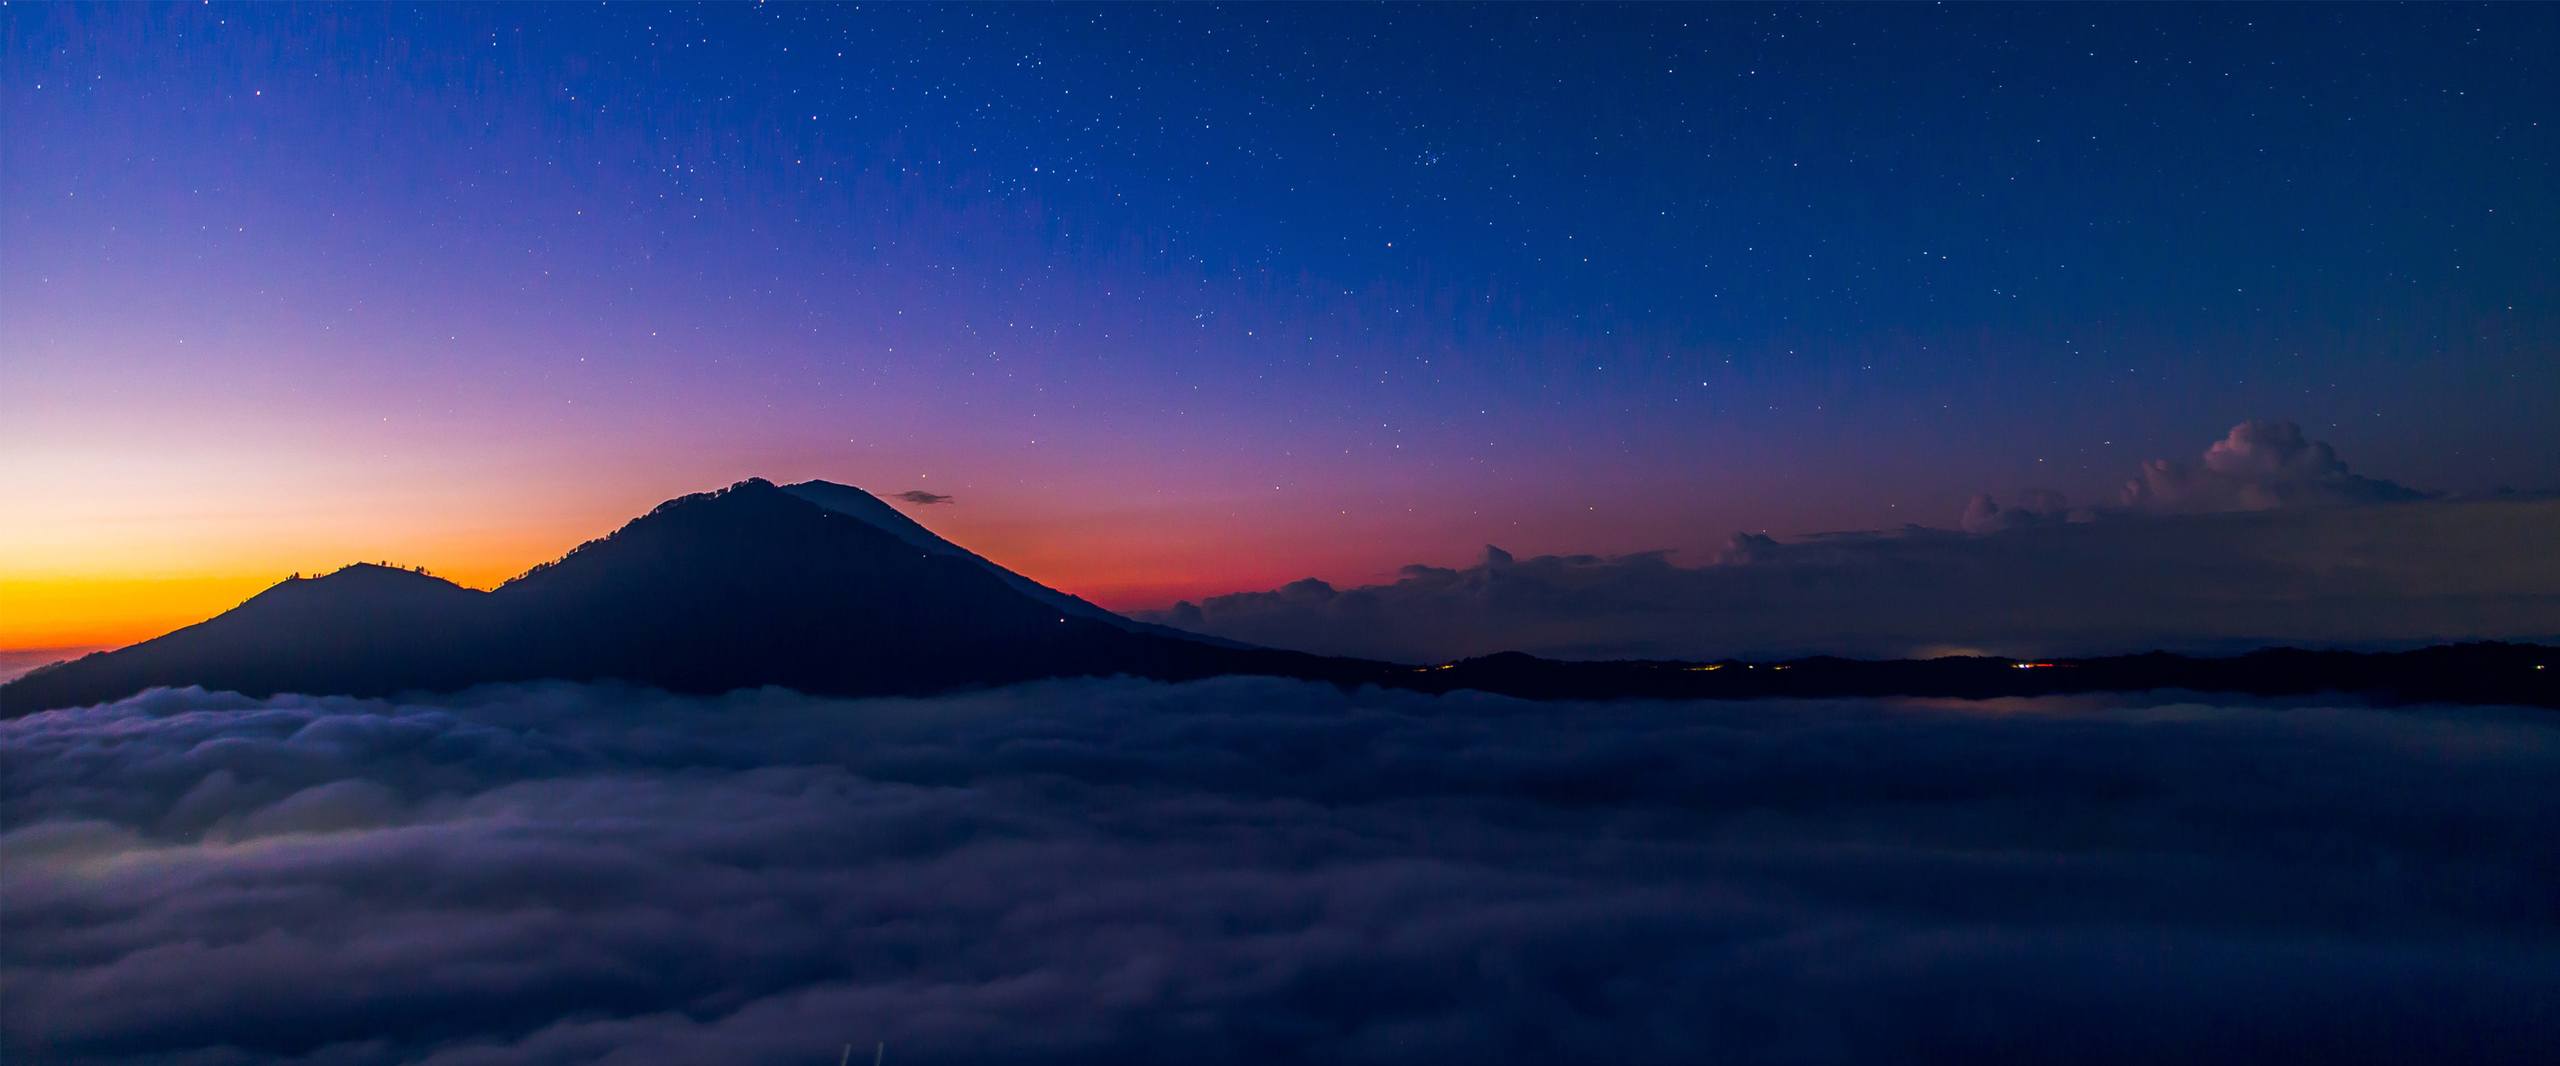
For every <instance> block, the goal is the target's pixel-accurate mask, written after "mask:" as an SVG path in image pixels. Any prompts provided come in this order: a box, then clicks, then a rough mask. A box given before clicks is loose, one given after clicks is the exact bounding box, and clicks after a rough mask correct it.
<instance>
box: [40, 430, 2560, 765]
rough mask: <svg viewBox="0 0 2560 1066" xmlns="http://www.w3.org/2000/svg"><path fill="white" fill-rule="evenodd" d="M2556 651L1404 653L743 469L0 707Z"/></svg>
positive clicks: (2293, 667)
mask: <svg viewBox="0 0 2560 1066" xmlns="http://www.w3.org/2000/svg"><path fill="white" fill-rule="evenodd" d="M813 493H814V494H817V495H820V496H826V497H832V498H833V505H832V506H831V505H830V504H829V503H827V502H822V501H820V500H813V499H810V498H809V496H810V495H811V494H813ZM848 494H856V495H848ZM857 496H858V498H857ZM863 500H868V501H870V503H869V505H864V504H863V503H862V502H861V501H863ZM874 508H876V510H874ZM881 512H886V513H887V514H888V515H890V516H893V517H894V518H895V519H896V521H888V520H886V519H884V518H883V516H882V514H881ZM2555 662H2560V650H2555V649H2551V648H2545V647H2540V646H2537V645H2529V644H2467V645H2451V646H2441V647H2435V648H2427V649H2420V650H2416V651H2407V652H2385V653H2366V652H2322V651H2302V650H2296V649H2268V650H2262V651H2259V652H2254V653H2250V654H2248V655H2242V656H2234V657H2228V658H2194V657H2188V656H2180V655H2170V654H2165V653H2156V652H2155V653H2147V654H2141V655H2123V656H2110V657H2099V658H2086V659H2068V660H2055V661H2053V662H2019V661H2015V660H2007V659H1987V658H1985V659H1934V660H1886V661H1861V660H1849V659H1835V658H1827V657H1815V658H1806V659H1797V660H1792V661H1787V662H1778V663H1750V662H1740V661H1732V660H1727V661H1723V662H1713V663H1690V662H1650V661H1616V662H1572V661H1558V660H1551V659H1541V658H1538V657H1535V656H1531V655H1526V654H1521V653H1516V652H1513V653H1504V654H1498V655H1491V656H1485V657H1481V658H1476V659H1467V660H1459V661H1455V662H1447V663H1439V664H1433V665H1425V666H1412V665H1402V664H1395V663H1384V662H1374V661H1368V660H1360V659H1346V658H1335V657H1326V656H1318V655H1310V654H1304V653H1300V652H1291V651H1281V650H1274V649H1265V648H1253V647H1247V646H1241V645H1235V644H1232V643H1228V642H1220V641H1214V640H1210V639H1206V638H1199V637H1196V636H1194V635H1192V634H1187V633H1183V632H1181V631H1178V630H1173V629H1169V628H1166V627H1163V626H1156V625H1151V624H1147V623H1140V622H1134V621H1132V620H1129V619H1124V618H1120V617H1119V616H1117V615H1113V614H1111V613H1110V612H1108V611H1105V610H1103V609H1102V608H1100V607H1096V606H1094V605H1092V604H1089V603H1086V602H1085V601H1082V600H1079V599H1075V598H1074V597H1072V596H1068V595H1067V594H1065V593H1061V592H1057V591H1056V590H1053V589H1048V588H1047V587H1046V586H1042V585H1039V584H1038V583H1037V582H1033V581H1031V580H1030V579H1028V578H1025V577H1022V576H1021V575H1019V574H1015V573H1013V572H1011V571H1009V570H1006V569H1004V568H1003V567H1001V566H998V565H996V564H995V563H993V562H990V561H988V560H987V559H985V558H983V557H981V556H979V555H977V554H975V553H973V552H970V551H968V550H967V549H965V548H962V547H960V546H959V545H956V544H953V543H951V542H950V541H947V540H944V539H943V538H941V537H940V536H939V535H936V534H934V533H932V532H931V531H930V530H928V529H925V528H924V527H923V526H922V525H921V524H917V523H914V522H913V521H912V520H909V519H906V518H905V517H904V516H903V515H897V514H896V513H895V511H894V509H891V508H889V506H888V505H887V504H886V503H883V502H881V501H879V500H878V499H877V498H876V497H872V496H870V495H869V494H868V493H862V492H861V490H859V489H855V488H853V487H851V486H845V485H836V484H833V483H829V482H804V483H802V484H800V485H796V486H791V487H788V488H786V487H784V486H779V485H776V484H774V483H773V482H770V481H767V480H764V479H762V478H750V479H747V480H744V481H740V482H737V483H736V484H733V485H730V486H728V487H726V488H722V489H717V490H713V491H709V492H700V493H692V494H689V495H685V496H680V497H676V498H674V499H671V500H668V501H666V502H664V503H661V504H659V505H658V506H656V507H654V508H652V509H650V510H649V511H648V512H647V513H646V514H643V515H641V516H639V517H637V518H634V519H632V520H630V521H628V522H626V523H624V524H623V525H622V526H620V527H619V528H617V529H615V530H613V531H612V532H609V533H607V534H605V535H603V536H600V537H596V538H593V539H591V540H588V541H586V542H584V543H581V544H579V545H578V546H577V547H575V548H573V549H571V550H570V551H569V552H568V553H566V554H564V555H562V556H561V557H560V558H558V559H556V560H553V561H551V562H548V563H544V564H541V565H538V566H535V567H532V568H530V569H528V570H526V571H525V572H524V573H522V574H519V575H517V576H516V577H514V578H511V579H509V580H508V581H506V582H505V583H503V584H500V585H499V586H498V587H496V588H494V589H490V590H486V591H483V590H479V589H473V588H468V587H465V586H462V585H458V584H455V583H453V582H450V581H447V580H444V579H443V578H439V577H435V576H433V575H430V574H428V573H425V572H424V571H423V570H409V569H402V568H398V567H391V566H385V565H378V564H370V563H359V564H355V565H352V566H348V567H344V568H341V569H339V570H336V571H333V572H331V573H328V574H325V575H319V576H315V577H302V576H300V575H296V576H294V577H292V578H288V579H286V580H284V581H281V582H278V583H277V584H275V585H273V586H271V587H269V588H267V589H265V590H263V591H261V592H259V593H258V594H257V595H255V596H252V597H250V598H249V599H248V600H246V601H243V602H242V603H241V604H240V605H239V606H237V607H234V608H232V609H231V610H228V611H224V612H222V613H221V614H218V615H216V616H214V617H212V618H208V619H206V620H204V621H201V622H197V623H195V624H193V625H189V626H185V627H182V628H180V629H177V630H173V631H171V632H169V633H167V634H164V635H162V636H160V637H156V638H153V639H151V640H147V641H143V642H141V643H139V644H135V645H133V646H130V647H127V648H122V649H117V650H114V651H106V652H98V653H94V654H91V655H89V656H86V657H84V658H80V659H75V660H71V661H69V662H64V663H56V664H53V665H50V666H45V667H40V668H38V669H36V670H34V671H32V672H30V673H28V674H26V675H24V676H22V677H19V678H17V679H15V680H13V681H10V682H9V683H7V684H5V685H0V716H16V715H20V714H26V713H30V712H34V711H39V710H46V709H51V708H57V707H66V706H75V705H82V704H90V703H98V702H104V701H107V700H112V699H117V698H121V697H124V696H128V695H131V694H133V693H136V692H140V691H143V690H145V689H148V688H154V687H184V686H189V685H195V686H202V687H205V688H209V689H228V690H233V691H238V692H242V693H245V694H248V695H252V696H266V695H273V694H276V693H279V692H305V693H313V694H331V695H350V696H391V695H397V694H401V693H408V692H435V691H450V690H456V689H461V688H468V687H471V686H474V685H480V684H492V683H506V682H522V681H535V680H565V681H615V682H624V683H631V684H640V685H651V686H656V687H660V688H666V689H669V690H674V691H688V692H717V691H727V690H731V689H737V688H753V687H763V686H781V687H787V688H793V689H798V690H801V691H805V692H810V693H813V694H823V695H840V696H873V695H921V694H928V693H934V692H944V691H950V690H954V689H965V688H981V687H991V686H996V685H1004V684H1012V683H1017V682H1022V681H1031V680H1039V679H1043V678H1057V677H1090V676H1114V675H1125V676H1131V677H1142V678H1153V679H1160V680H1190V679H1197V678H1205V677H1213V676H1219V675H1225V674H1257V675H1266V676H1278V677H1289V678H1298V679H1304V680H1313V681H1323V682H1329V683H1333V684H1339V685H1378V686H1381V687H1388V688H1400V689H1410V690H1415V691H1420V692H1428V693H1439V692H1450V691H1457V690H1461V689H1474V690H1480V691H1487V692H1494V693H1500V694H1505V695H1511V696H1518V697H1523V698H1530V699H1614V698H1645V699H1721V698H1751V697H1761V696H1794V697H1816V696H1843V697H1863V696H1912V697H1933V696H1944V697H1957V698H1983V697H1996V696H2038V695H2054V694H2061V693H2072V692H2098V691H2124V690H2133V689H2156V688H2176V689H2190V690H2195V691H2236V692H2247V693H2252V694H2257V695H2286V694H2310V693H2319V692H2353V693H2359V694H2364V695H2370V696H2375V697H2378V698H2383V699H2389V700H2402V701H2416V700H2445V701H2455V702H2510V703H2518V704H2532V705H2544V706H2554V705H2560V675H2555V673H2554V672H2552V671H2550V670H2549V669H2548V667H2549V666H2550V665H2552V664H2553V663H2555Z"/></svg>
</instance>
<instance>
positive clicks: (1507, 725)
mask: <svg viewBox="0 0 2560 1066" xmlns="http://www.w3.org/2000/svg"><path fill="white" fill-rule="evenodd" d="M2555 782H2560V717H2555V716H2553V715H2551V714H2550V713H2548V712H2538V711H2523V710H2510V709H2496V708H2488V709H2480V708H2473V709H2450V708H2424V707H2420V708H2400V709H2374V708H2360V707H2340V706H2321V705H2311V704H2296V705H2289V706H2261V707H2236V706H2214V705H2204V704H2199V703H2185V702H2174V701H2171V700H2169V699H2167V698H2165V697H2163V698H2157V699H2142V700H2135V699H2127V698H2088V699H2070V700H2038V701H1995V702H1988V703H1958V702H1875V701H1762V702H1741V703H1699V704H1661V703H1615V704H1536V703H1525V702H1519V701H1513V700H1506V699H1500V698H1495V697H1489V696H1477V695H1467V694H1460V695H1454V696H1447V697H1429V696H1422V695H1416V694H1407V693H1381V692H1375V691H1364V692H1358V693H1345V692H1342V691H1340V690H1337V689H1333V688H1329V687H1325V686H1320V685H1308V684H1299V683H1292V682H1282V681H1273V680H1264V679H1227V680H1219V681H1210V682H1202V683H1193V684H1184V685H1167V684H1156V683H1141V682H1130V681H1081V682H1060V683H1049V684H1040V685H1032V686H1025V687H1018V688H1012V689H1005V690H999V691H992V692H985V693H979V694H971V695H961V696H952V697H945V698H938V699H928V700H823V699H813V698H809V697H804V696H799V695H795V694H791V693H785V692H778V691H765V692H749V693H739V694H733V695H730V696H726V697H720V698H690V697H676V696H670V695H665V694H662V693H655V692H650V691H645V690H635V689H626V688H613V687H586V686H571V685H538V686H520V687H503V688H491V689H482V690H477V691H474V692H471V693H466V694H463V695H460V696H453V697H444V698H440V699H438V700H436V701H434V702H431V703H405V702H397V701H391V702H386V701H369V700H353V699H335V698H308V697H292V696H287V697H279V698H275V699H268V700H253V699H247V698H243V697H238V696H232V695H223V694H209V693H205V692H202V691H196V690H183V691H157V692H152V693H147V694H144V695H142V696H139V697H136V698H133V699H129V700H126V701H123V702H119V703H115V704H110V705H106V706H101V707H94V708H87V709H80V710H69V711H58V712H49V713H45V714H39V715H34V716H30V717H26V718H20V719H16V720H12V721H7V722H0V1043H5V1048H0V1056H5V1057H6V1058H7V1059H8V1060H9V1061H13V1062H132V1063H145V1062H148V1063H245V1062H278V1061H281V1062H299V1063H386V1062H425V1063H432V1064H438V1066H444V1064H464V1063H588V1062H607V1063H703V1062H755V1063H795V1062H797V1063H812V1064H831V1063H835V1062H837V1061H838V1058H839V1056H840V1055H842V1054H843V1049H844V1047H845V1046H846V1045H848V1044H850V1045H854V1046H855V1047H856V1048H857V1049H858V1050H857V1051H856V1052H855V1058H856V1059H857V1060H860V1061H868V1060H869V1056H870V1055H871V1054H872V1053H873V1051H874V1049H875V1047H877V1046H878V1045H879V1044H880V1043H882V1042H885V1044H886V1049H887V1056H886V1057H887V1061H889V1062H892V1063H902V1064H934V1063H961V1062H972V1063H975V1062H1025V1063H1117V1064H1128V1063H1201V1062H1323V1063H1378V1062H1411V1063H1434V1062H1493V1063H1511V1062H1519V1063H1528V1062H1536V1063H1558V1062H1593V1063H1598V1062H1608V1063H1647V1062H1661V1063H1698V1062H1743V1063H1751V1062H1784V1063H1820V1062H1886V1061H1890V1062H1967V1063H1973V1062H1985V1061H2074V1062H2126V1063H2134V1062H2140V1063H2146V1064H2147V1063H2156V1062H2269V1061H2302V1062H2355V1061H2362V1062H2426V1061H2461V1062H2501V1061H2504V1062H2538V1061H2548V1057H2547V1056H2548V1055H2549V1053H2550V1050H2551V1049H2552V1048H2554V1047H2560V1012H2555V1011H2553V1010H2552V1009H2551V1005H2552V1004H2554V1003H2560V892H2555V891H2554V886H2555V885H2560V784H2555Z"/></svg>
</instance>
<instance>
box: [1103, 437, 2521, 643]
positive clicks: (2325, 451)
mask: <svg viewBox="0 0 2560 1066" xmlns="http://www.w3.org/2000/svg"><path fill="white" fill-rule="evenodd" d="M1958 524H1959V526H1960V527H1961V530H1962V531H1961V532H1958V531H1954V530H1935V529H1926V528H1922V527H1917V526H1914V527H1909V528H1905V529H1902V530H1895V531H1886V532H1873V533H1853V534H1835V535H1830V536H1824V537H1817V538H1812V539H1809V540H1803V541H1795V542H1781V541H1778V540H1775V539H1773V538H1770V537H1767V536H1763V535H1756V534H1738V535H1736V536H1735V537H1734V538H1733V539H1732V540H1731V541H1729V542H1728V543H1727V544H1726V546H1725V548H1724V549H1723V550H1722V551H1721V552H1719V553H1718V554H1717V557H1716V558H1715V559H1713V560H1711V561H1709V562H1708V563H1707V564H1706V565H1701V566H1682V565H1679V564H1677V563H1674V562H1673V561H1672V560H1671V558H1670V555H1669V553H1664V552H1654V553H1644V554H1638V555H1626V556H1607V557H1603V556H1588V555H1572V556H1555V555H1548V556H1538V557H1534V558H1528V559H1516V558H1514V557H1513V556H1512V555H1511V554H1510V553H1508V552H1504V551H1501V550H1500V549H1497V548H1488V549H1487V550H1486V556H1485V559H1484V561H1483V562H1481V563H1479V564H1478V565H1475V566H1472V567H1467V568H1463V569H1460V568H1446V567H1436V566H1426V565H1415V566H1408V567H1406V568H1405V569H1404V571H1403V574H1402V575H1401V576H1400V577H1399V578H1398V579H1397V580H1396V581H1394V582H1392V583H1389V584H1384V585H1371V586H1364V587H1359V588H1352V589H1340V588H1336V587H1334V586H1332V585H1330V584H1327V583H1325V582H1323V581H1317V580H1314V579H1309V580H1305V581H1300V582H1296V583H1294V584H1291V585H1287V586H1284V587H1282V588H1279V589H1274V590H1272V591H1269V592H1244V593H1236V594H1232V595H1226V596H1213V597H1210V598H1208V599H1205V600H1202V601H1200V602H1198V603H1189V602H1185V603H1181V604H1177V605H1175V606H1174V607H1173V608H1172V609H1170V610H1166V611H1161V612H1151V613H1148V614H1146V615H1144V617H1146V618H1147V619H1148V620H1150V621H1155V622H1160V623H1163V624H1167V625H1172V626H1177V627H1180V628H1184V629H1189V630H1192V631H1195V632H1201V633H1208V634H1212V635H1215V636H1220V637H1225V638H1228V639H1231V640H1241V641H1247V642H1251V643H1257V644H1266V645H1271V646H1274V647H1282V648H1293V649H1298V650H1302V651H1313V652H1323V653H1327V654H1337V655H1358V656H1367V657H1373V658H1385V659H1398V660H1405V661H1414V662H1421V661H1436V660H1445V659H1453V658H1458V657H1462V656H1470V655H1486V654H1491V653H1493V652H1498V651H1527V652H1532V653H1536V654H1541V655H1549V656H1558V657H1566V658H1646V657H1656V658H1717V657H1723V656H1769V655H1806V654H1835V655H1854V656H1904V655H1929V654H1940V653H1945V652H1950V651H1980V652H1990V653H1997V654H2010V655H2068V654H2094V653H2112V652H2126V651H2141V650H2146V649H2153V648H2165V649H2172V650H2183V651H2215V650H2232V649H2240V648H2247V647H2254V646H2258V645H2264V644H2280V643H2309V644H2323V645H2348V646H2362V645H2394V644H2415V643H2425V642H2431V641H2444V640H2472V639H2521V640H2537V639H2551V638H2554V637H2560V553H2554V552H2552V551H2551V550H2550V545H2552V544H2554V543H2560V499H2552V498H2547V497H2546V498H2515V499H2491V500H2448V499H2436V498H2432V497H2430V496H2429V495H2428V494H2426V493H2422V492H2419V491H2417V490H2415V489H2411V488H2408V487H2407V486H2403V485H2399V484H2395V483H2393V482H2389V481H2382V480H2377V479H2374V478H2367V477H2363V476H2360V475H2356V474H2354V473H2351V472H2350V471H2349V470H2348V469H2347V466H2346V464H2345V463H2344V462H2342V461H2340V460H2339V459H2338V457H2337V453H2336V452H2335V450H2334V449H2332V448H2330V447H2329V445H2327V444H2324V443H2321V442H2318V441H2311V440H2306V439H2305V438H2304V437H2303V435H2302V431H2301V429H2300V428H2299V427H2297V426H2294V425H2293V424H2291V423H2286V422H2247V423H2242V424H2241V425H2239V426H2236V427H2233V428H2232V430H2231V432H2230V433H2229V434H2228V435H2227V436H2225V437H2224V438H2223V439H2222V440H2221V441H2219V442H2216V443H2215V444H2214V445H2213V446H2212V447H2211V448H2208V449H2207V450H2206V451H2205V453H2204V456H2203V458H2202V460H2201V461H2199V462H2192V463H2190V462H2180V461H2173V460H2155V461H2152V462H2149V463H2145V464H2144V465H2143V467H2142V470H2141V472H2140V474H2139V476H2138V477H2137V478H2136V479H2135V480H2133V481H2132V482H2130V483H2128V484H2127V486H2126V487H2125V490H2124V493H2123V497H2122V500H2121V502H2120V503H2119V504H2118V505H2114V506H2108V507H2074V506H2072V505H2071V504H2070V502H2069V501H2067V500H2066V499H2064V498H2063V495H2062V494H2061V493H2059V492H2054V491H2050V490H2033V491H2029V492H2027V493H2025V494H2024V495H2023V496H2021V497H2020V498H2019V499H2018V501H2017V503H2016V504H2015V505H2014V506H2003V505H2002V504H2001V503H1999V501H1997V500H1996V499H1994V498H1993V497H1991V496H1990V495H1987V494H1986V495H1981V496H1976V497H1974V499H1973V500H1972V502H1971V503H1970V504H1968V505H1967V507H1966V508H1965V510H1964V513H1963V515H1962V517H1961V519H1960V521H1959V523H1958ZM1968 534H1970V535H1968Z"/></svg>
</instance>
